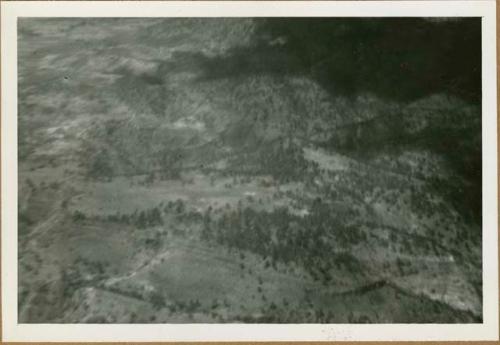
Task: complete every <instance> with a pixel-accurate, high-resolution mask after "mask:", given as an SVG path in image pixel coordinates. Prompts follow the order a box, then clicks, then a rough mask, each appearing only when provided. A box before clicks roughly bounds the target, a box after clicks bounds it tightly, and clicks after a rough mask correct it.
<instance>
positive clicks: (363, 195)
mask: <svg viewBox="0 0 500 345" xmlns="http://www.w3.org/2000/svg"><path fill="white" fill-rule="evenodd" d="M481 97H482V93H481V21H480V18H472V17H471V18H463V19H450V18H21V19H19V21H18V183H19V185H18V192H19V193H18V195H19V198H18V321H19V322H20V323H481V322H482V317H483V316H482V309H483V306H482V206H481V203H482V181H481V176H482V163H481V154H482V147H481V143H482V136H481V126H482V122H481V114H482V112H481Z"/></svg>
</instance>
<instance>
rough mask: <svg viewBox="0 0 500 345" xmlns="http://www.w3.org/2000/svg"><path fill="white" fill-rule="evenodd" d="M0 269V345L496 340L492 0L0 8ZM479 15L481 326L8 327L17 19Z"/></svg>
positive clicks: (13, 301) (13, 270)
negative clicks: (11, 344)
mask: <svg viewBox="0 0 500 345" xmlns="http://www.w3.org/2000/svg"><path fill="white" fill-rule="evenodd" d="M0 5H1V42H2V46H1V49H2V50H1V57H2V59H1V61H2V65H1V72H2V73H1V75H2V84H1V92H2V94H1V96H2V97H1V100H2V104H1V114H2V117H1V120H2V123H1V124H2V126H1V134H2V135H1V154H2V155H1V163H2V164H1V173H2V174H1V183H2V185H1V186H2V188H1V192H2V194H1V201H2V203H1V205H2V209H1V215H2V217H1V221H2V223H1V236H2V241H1V248H2V252H1V259H2V260H1V261H2V262H1V265H2V266H1V268H2V276H1V278H2V334H3V340H4V341H24V342H31V341H37V342H40V341H46V342H47V341H57V342H62V341H64V342H70V341H88V342H103V341H115V342H116V341H133V342H139V341H143V342H151V341H334V340H336V341H343V340H350V341H353V340H358V341H368V340H370V341H408V340H413V341H424V340H429V341H431V340H432V341H446V340H468V341H474V340H498V338H499V333H498V332H499V310H498V307H499V303H498V302H499V294H498V214H497V213H498V195H497V192H498V188H497V176H498V174H497V157H498V156H497V82H496V78H497V72H496V61H497V60H496V14H495V13H496V12H495V10H496V8H495V5H496V4H495V1H494V0H488V1H366V2H365V1H342V2H327V1H265V2H263V1H245V2H226V1H203V2H197V1H195V2H192V1H175V2H174V1H172V2H160V1H81V2H80V1H78V2H74V1H19V2H18V1H15V2H5V1H3V2H1V4H0ZM455 16H456V17H482V95H483V101H482V112H483V113H482V120H483V121H482V140H483V151H482V154H483V156H482V159H483V323H480V324H19V323H18V322H17V288H18V286H17V255H18V248H17V200H18V199H17V194H18V189H17V178H18V176H17V18H19V17H455Z"/></svg>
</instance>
